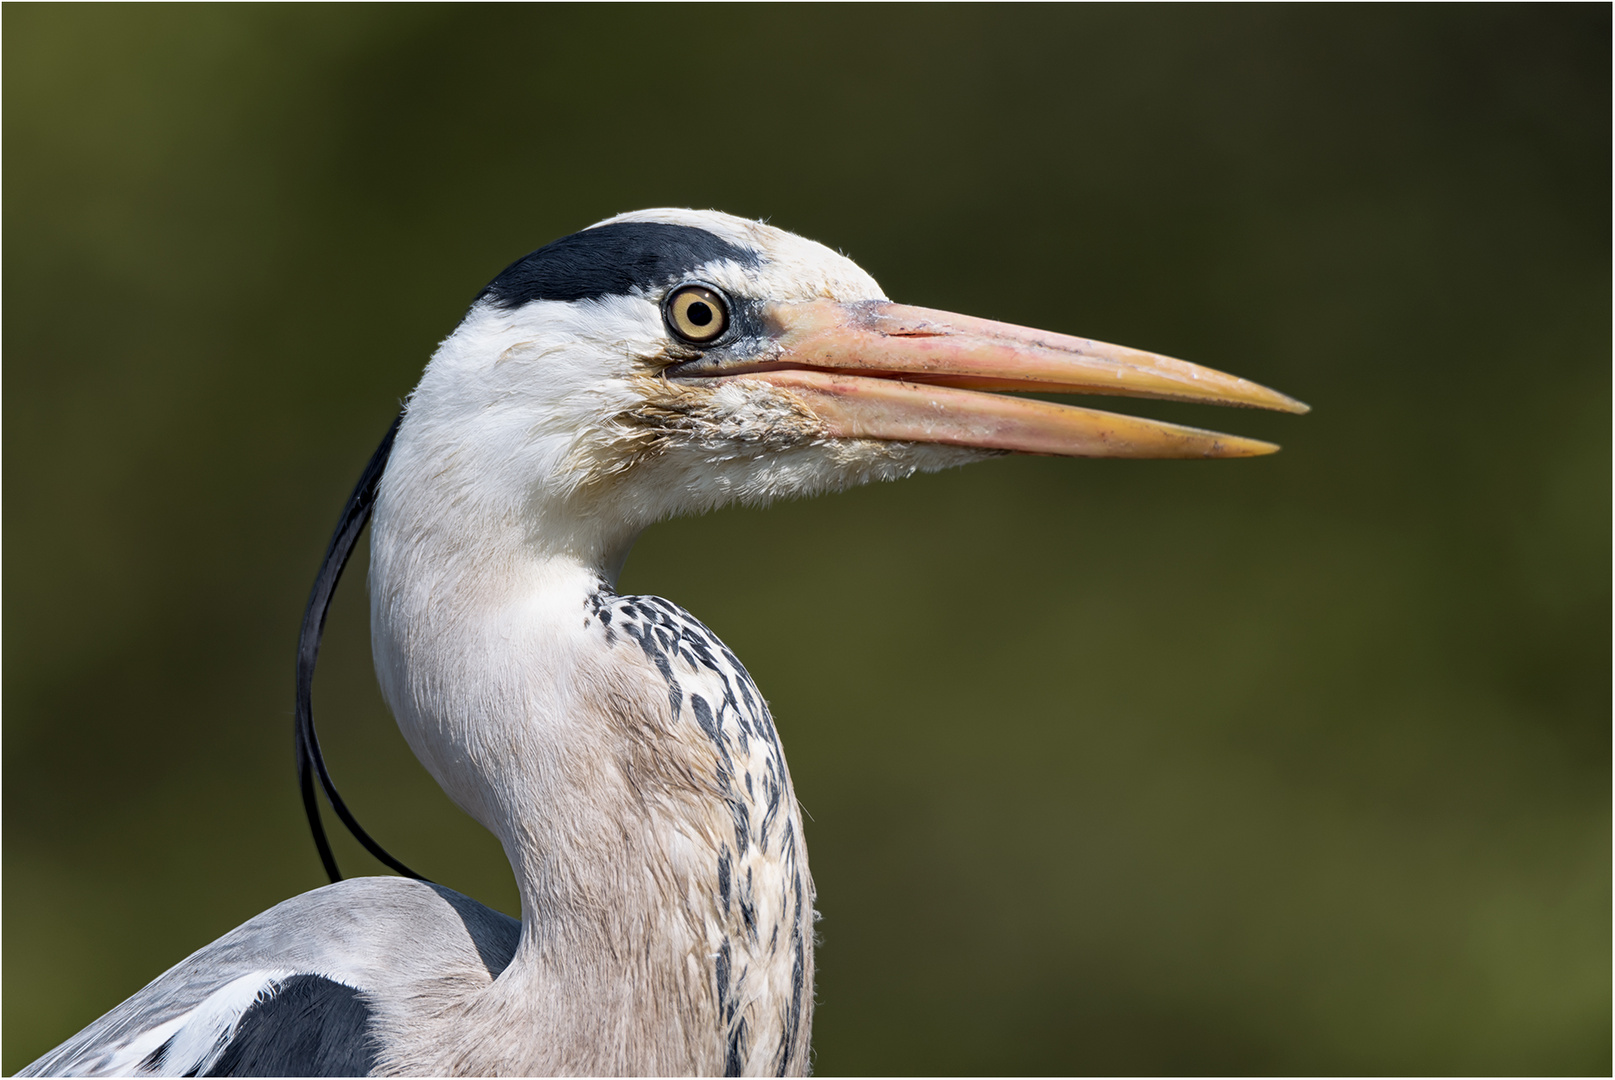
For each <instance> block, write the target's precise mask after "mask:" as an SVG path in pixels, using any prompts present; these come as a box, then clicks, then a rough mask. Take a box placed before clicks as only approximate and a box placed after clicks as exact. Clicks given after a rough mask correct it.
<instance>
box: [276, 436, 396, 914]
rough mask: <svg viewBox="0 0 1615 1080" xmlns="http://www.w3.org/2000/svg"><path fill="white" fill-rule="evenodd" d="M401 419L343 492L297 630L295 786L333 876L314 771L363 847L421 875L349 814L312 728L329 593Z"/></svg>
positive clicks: (338, 876) (370, 504)
mask: <svg viewBox="0 0 1615 1080" xmlns="http://www.w3.org/2000/svg"><path fill="white" fill-rule="evenodd" d="M403 419H404V414H403V413H399V414H398V418H397V419H395V420H394V421H393V422H392V426H391V427H389V428H388V429H387V434H386V436H385V437H383V438H382V440H381V445H380V446H378V447H376V452H375V453H374V454H372V455H371V457H370V464H368V465H366V466H365V469H364V473H363V474H362V475H360V477H359V483H358V484H357V485H356V486H355V487H354V489H353V494H352V495H349V496H348V505H347V506H346V507H345V508H344V509H343V511H342V520H340V521H339V522H337V526H336V532H334V533H332V534H331V543H330V546H329V547H327V548H326V549H325V561H324V562H323V563H321V564H320V573H319V576H318V577H316V578H315V579H314V588H313V590H312V591H310V593H309V594H308V607H307V608H305V609H304V611H303V629H302V631H301V632H300V633H299V634H298V636H297V725H296V741H297V786H298V788H299V789H300V790H301V791H302V793H303V809H304V810H305V811H307V813H308V826H309V828H310V829H311V830H312V831H313V833H314V846H315V847H317V848H319V851H320V861H321V862H322V863H324V864H325V872H326V873H327V874H329V875H330V877H331V880H332V881H333V882H337V881H341V880H342V871H340V870H338V869H337V865H336V856H335V855H333V854H332V853H331V843H330V841H329V840H328V839H327V838H326V835H325V824H324V823H323V822H322V821H321V820H320V803H319V797H318V796H317V795H316V794H315V793H314V778H315V777H316V776H318V777H319V780H320V787H322V788H324V789H325V797H326V798H327V799H329V800H331V809H333V810H335V811H336V816H337V817H338V818H340V819H342V824H344V825H346V826H347V827H348V831H349V832H351V833H352V834H353V835H354V838H355V839H356V840H358V841H359V843H361V844H363V845H364V848H365V850H366V851H368V852H370V854H372V855H374V856H375V857H376V858H377V859H380V860H381V861H382V862H383V863H385V864H386V865H388V866H389V867H391V868H392V869H394V870H396V871H398V872H399V873H400V874H403V875H404V876H405V877H411V878H416V879H418V880H421V881H425V880H426V879H425V878H423V877H421V875H419V874H417V873H416V872H415V871H413V870H411V869H410V868H409V867H407V866H405V865H404V864H403V863H401V862H399V861H398V860H397V859H395V858H393V857H392V855H390V854H388V852H387V849H386V848H384V847H382V846H381V845H380V844H378V843H376V842H375V840H373V839H371V837H370V834H369V833H367V832H365V831H364V829H363V827H361V826H360V824H359V822H358V821H356V820H355V819H354V817H353V813H352V812H351V811H350V810H349V809H348V806H347V803H345V802H343V801H342V796H341V795H339V794H337V790H336V784H334V783H333V782H332V781H331V773H330V770H329V769H327V768H326V767H325V758H324V756H323V755H321V753H320V739H319V736H318V735H316V734H315V733H314V665H315V663H316V662H318V660H319V658H320V636H321V635H322V634H324V633H325V616H326V613H327V612H328V611H329V610H330V608H331V597H332V596H334V595H335V594H336V586H337V582H339V581H341V580H342V571H343V569H344V568H346V567H347V565H348V558H349V556H351V555H352V554H353V549H354V548H355V547H356V546H357V545H358V542H359V534H360V533H361V532H363V531H364V527H365V523H366V522H367V521H369V520H370V511H371V509H372V508H374V506H375V505H376V488H377V486H379V485H380V483H381V474H382V472H383V470H385V469H386V468H387V458H388V456H389V455H391V454H392V450H393V439H395V438H396V437H397V436H398V425H399V424H400V423H402V422H403Z"/></svg>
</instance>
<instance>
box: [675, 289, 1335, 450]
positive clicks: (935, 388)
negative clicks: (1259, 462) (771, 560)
mask: <svg viewBox="0 0 1615 1080" xmlns="http://www.w3.org/2000/svg"><path fill="white" fill-rule="evenodd" d="M762 315H763V321H764V324H765V326H766V327H767V330H768V334H769V337H770V338H771V340H772V347H771V348H769V349H765V350H764V351H763V352H762V353H761V354H758V355H755V356H753V357H752V358H749V359H747V360H745V361H743V362H739V363H736V362H733V361H729V362H725V361H718V362H717V363H716V364H714V365H711V366H710V367H709V369H708V370H702V368H703V366H706V365H703V364H702V363H700V362H696V363H695V364H692V365H690V370H689V371H688V374H690V375H722V376H726V377H737V378H747V379H761V380H764V381H766V382H768V383H770V384H772V385H774V386H777V387H779V388H780V389H782V390H785V391H787V392H789V393H791V394H793V395H794V396H796V397H797V398H798V399H799V400H801V401H802V403H803V404H804V405H805V406H806V408H807V409H808V410H809V411H811V412H812V413H813V414H814V415H815V416H817V417H818V418H819V419H820V420H821V421H822V422H823V424H824V425H825V427H826V429H827V431H828V433H829V434H831V435H832V436H837V437H844V438H864V439H890V440H898V441H905V442H931V443H949V444H952V445H955V446H969V447H976V448H979V449H984V450H1007V451H1013V452H1018V453H1025V454H1058V455H1064V456H1069V457H1130V458H1191V457H1251V456H1255V455H1258V454H1271V453H1272V452H1273V451H1275V450H1277V449H1278V447H1277V446H1275V445H1274V444H1272V443H1268V442H1261V441H1259V440H1256V439H1246V438H1241V437H1239V436H1235V435H1220V434H1218V433H1216V432H1211V431H1202V430H1200V429H1198V428H1191V427H1183V426H1181V425H1178V424H1168V423H1163V422H1160V421H1155V420H1146V419H1142V418H1139V417H1133V416H1123V415H1118V414H1115V413H1107V412H1101V411H1099V410H1097V409H1085V408H1079V407H1076V406H1072V405H1060V404H1055V403H1052V402H1047V401H1039V400H1034V399H1029V398H1024V397H1006V396H999V395H996V394H993V393H988V392H987V391H1010V392H1017V391H1018V392H1029V393H1066V394H1117V395H1123V396H1126V397H1141V398H1164V399H1170V400H1174V401H1196V402H1203V403H1205V404H1211V405H1240V406H1247V407H1252V408H1258V409H1276V410H1279V411H1282V412H1291V413H1304V412H1306V411H1307V406H1306V405H1303V404H1302V403H1301V402H1299V401H1296V400H1295V399H1294V398H1291V397H1286V396H1285V395H1283V394H1280V393H1278V392H1277V391H1274V390H1269V389H1268V388H1267V387H1265V386H1259V385H1257V384H1256V383H1253V382H1248V381H1246V380H1244V379H1240V378H1236V377H1234V376H1232V375H1225V374H1223V373H1222V372H1220V371H1213V370H1212V369H1210V368H1204V367H1200V366H1198V365H1195V364H1190V363H1187V362H1185V361H1183V360H1174V359H1172V358H1171V357H1166V356H1157V355H1156V354H1154V353H1148V352H1142V351H1140V350H1137V349H1129V348H1125V347H1123V346H1120V345H1107V344H1105V343H1104V342H1100V341H1091V340H1089V339H1087V338H1079V337H1069V336H1067V335H1064V334H1053V333H1049V332H1047V331H1043V330H1033V329H1029V328H1027V327H1023V326H1014V325H1011V324H1009V323H1000V322H992V321H990V320H987V319H976V318H971V317H970V316H967V315H954V314H951V313H949V312H945V311H933V310H931V309H929V308H920V307H907V306H904V305H900V304H891V303H887V302H885V301H869V302H863V303H851V304H842V303H837V302H834V301H828V300H817V301H810V302H807V303H794V304H784V303H779V304H770V305H767V306H766V307H765V308H764V309H763V312H762Z"/></svg>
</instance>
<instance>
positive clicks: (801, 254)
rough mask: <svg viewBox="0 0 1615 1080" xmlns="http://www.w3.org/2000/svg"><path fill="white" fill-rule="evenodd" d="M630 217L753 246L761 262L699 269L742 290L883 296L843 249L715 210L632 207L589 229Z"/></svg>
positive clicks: (761, 295)
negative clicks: (832, 247)
mask: <svg viewBox="0 0 1615 1080" xmlns="http://www.w3.org/2000/svg"><path fill="white" fill-rule="evenodd" d="M628 221H653V222H660V223H662V224H666V225H686V226H689V227H691V228H696V229H704V230H706V231H707V232H709V233H712V234H713V235H714V236H716V237H718V238H719V239H722V240H726V241H728V242H729V243H731V244H736V245H738V246H741V247H746V248H750V249H751V250H753V251H755V252H757V254H758V256H759V259H760V264H759V265H757V266H745V265H742V264H740V263H737V262H734V261H728V260H726V261H723V262H718V263H710V264H708V265H707V266H705V267H703V268H702V271H701V275H702V276H703V277H705V278H707V279H708V280H710V281H711V282H712V283H713V284H714V285H718V286H721V287H722V288H724V289H725V290H728V291H731V292H734V293H737V294H739V295H744V296H752V297H756V298H758V299H769V300H820V299H830V300H841V301H854V300H884V299H886V294H885V293H883V292H881V289H880V286H879V285H877V284H876V283H875V279H874V278H872V277H870V276H869V275H868V274H867V273H865V272H864V270H863V268H862V267H860V266H859V265H858V264H857V263H855V262H853V261H852V260H851V259H849V258H847V257H846V256H845V255H840V254H837V253H836V252H834V251H831V250H830V249H829V248H827V247H825V246H824V245H823V244H820V243H816V242H814V241H812V240H809V239H807V238H806V237H801V236H797V235H796V234H795V233H789V232H786V231H785V230H784V229H776V228H774V226H772V225H768V224H765V223H763V222H761V221H750V220H748V219H746V218H739V217H735V216H734V215H733V214H723V213H719V212H718V211H716V210H681V209H675V208H665V209H659V210H635V211H633V212H632V213H628V214H618V215H617V216H616V217H611V218H607V219H606V220H604V221H598V222H595V224H593V225H591V226H589V227H590V228H591V229H594V228H599V227H600V226H601V225H612V224H616V223H618V222H628Z"/></svg>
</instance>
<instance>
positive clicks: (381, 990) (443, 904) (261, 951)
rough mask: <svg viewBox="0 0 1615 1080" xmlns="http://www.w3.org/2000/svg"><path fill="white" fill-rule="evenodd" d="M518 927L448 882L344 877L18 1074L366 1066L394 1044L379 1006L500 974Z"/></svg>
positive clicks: (242, 933)
mask: <svg viewBox="0 0 1615 1080" xmlns="http://www.w3.org/2000/svg"><path fill="white" fill-rule="evenodd" d="M519 935H520V924H519V923H518V922H517V921H516V920H515V919H512V918H510V917H509V916H507V915H502V914H500V913H499V912H496V911H493V910H491V909H489V908H486V907H484V906H483V905H481V904H479V903H477V902H476V901H474V900H471V899H469V898H467V897H465V896H461V895H460V894H459V893H456V892H454V891H453V890H451V889H445V888H443V887H441V886H437V885H427V884H425V883H423V882H418V881H409V880H407V879H404V878H353V879H349V880H347V881H342V882H338V883H337V884H335V885H328V886H326V887H325V888H323V889H316V890H314V891H313V892H308V893H304V894H302V895H301V896H296V897H293V898H292V899H290V900H287V901H285V902H284V903H282V904H278V905H276V906H275V907H273V908H271V909H269V910H268V911H266V912H264V913H263V914H261V915H259V916H257V917H256V918H253V919H250V920H248V921H247V922H245V923H243V924H242V925H241V926H238V927H237V928H236V929H234V930H232V931H230V933H228V934H226V935H224V936H223V937H221V938H219V939H218V940H217V941H215V942H213V943H212V944H211V945H207V946H204V947H203V948H201V949H199V950H197V951H196V952H194V953H192V954H191V955H190V956H188V957H186V958H185V959H184V960H182V961H180V962H179V963H178V964H176V965H174V967H172V968H170V969H169V970H168V971H166V972H164V973H163V974H161V975H159V976H158V977H157V978H155V979H153V980H152V981H151V982H150V983H148V984H147V985H146V986H145V987H144V988H143V989H141V990H140V991H139V992H138V993H136V994H134V995H133V996H132V997H130V998H129V999H128V1000H127V1001H125V1002H123V1003H122V1004H121V1005H119V1006H118V1007H117V1008H115V1009H113V1010H112V1011H111V1012H108V1013H107V1014H106V1015H105V1016H103V1017H101V1018H100V1019H99V1020H97V1021H95V1022H94V1023H92V1024H91V1025H90V1026H89V1027H86V1028H85V1029H84V1030H83V1031H81V1032H79V1033H78V1034H77V1035H75V1036H73V1037H72V1038H71V1039H68V1040H67V1041H66V1042H64V1043H62V1045H60V1046H58V1047H57V1048H56V1049H54V1050H52V1051H50V1052H49V1053H48V1054H46V1055H44V1056H43V1057H41V1058H40V1059H39V1060H37V1061H35V1062H34V1063H33V1064H31V1065H29V1066H28V1067H27V1068H26V1069H23V1070H22V1071H21V1072H20V1073H18V1075H19V1076H183V1075H192V1076H195V1075H208V1074H212V1075H237V1076H240V1075H273V1074H277V1073H278V1074H282V1075H284V1074H288V1073H292V1074H296V1075H305V1076H313V1075H354V1074H355V1073H356V1072H358V1071H359V1069H360V1067H361V1066H363V1067H364V1071H366V1072H367V1071H369V1067H370V1066H373V1064H374V1061H375V1057H376V1054H377V1053H378V1052H379V1051H380V1050H382V1049H384V1048H382V1047H380V1046H378V1045H377V1044H376V1041H375V1040H376V1037H377V1036H376V1032H375V1031H374V1030H373V1028H372V1027H371V1026H370V1025H369V1022H368V1021H369V1017H370V1015H371V1011H372V1009H373V1008H374V1006H376V1005H378V1004H380V1005H393V1006H395V1007H396V1006H398V1005H399V1004H400V1003H407V1002H408V1001H409V1000H410V998H411V996H412V994H413V992H414V991H415V990H416V989H417V988H419V987H420V986H422V985H423V984H427V985H430V984H434V983H436V982H438V981H439V980H441V979H442V978H444V977H445V976H465V977H469V978H471V980H472V981H473V982H487V981H491V980H492V979H493V978H495V977H497V975H498V974H499V972H500V971H502V970H504V967H505V965H506V964H508V963H509V962H510V957H511V956H512V955H513V954H514V952H515V948H516V942H517V939H518V937H519ZM356 1040H357V1041H356ZM232 1048H233V1049H232ZM277 1055H278V1056H277ZM289 1065H296V1066H297V1069H295V1070H293V1069H289V1068H287V1066H289ZM215 1070H218V1071H215ZM264 1070H268V1071H267V1072H266V1071H264ZM303 1070H317V1071H303Z"/></svg>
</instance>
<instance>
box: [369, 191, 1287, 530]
mask: <svg viewBox="0 0 1615 1080" xmlns="http://www.w3.org/2000/svg"><path fill="white" fill-rule="evenodd" d="M1017 390H1018V391H1031V392H1047V391H1055V392H1069V393H1087V394H1124V395H1129V396H1139V397H1159V398H1176V399H1181V400H1190V401H1202V402H1207V403H1215V404H1233V405H1246V406H1256V407H1261V408H1275V409H1283V410H1287V411H1292V412H1301V411H1305V406H1303V405H1301V404H1300V403H1298V402H1295V401H1294V400H1292V399H1290V398H1287V397H1285V396H1284V395H1282V394H1278V393H1276V392H1274V391H1272V390H1268V389H1266V388H1264V387H1260V386H1257V385H1255V384H1254V383H1250V382H1246V381H1245V380H1242V379H1237V378H1234V377H1232V376H1228V375H1224V374H1221V373H1220V372H1216V371H1212V370H1210V369H1208V368H1202V367H1198V366H1195V365H1192V364H1188V363H1185V362H1183V361H1178V360H1172V359H1169V358H1167V357H1162V356H1156V355H1154V354H1151V353H1145V352H1140V351H1137V350H1133V349H1126V348H1122V347H1118V346H1113V345H1106V344H1104V343H1101V342H1095V341H1090V340H1087V339H1084V338H1075V337H1068V336H1065V335H1061V334H1054V333H1047V332H1043V331H1037V330H1030V329H1026V328H1023V327H1016V326H1011V325H1008V324H1004V323H996V322H991V321H988V320H984V319H976V318H970V317H967V316H960V315H954V314H950V313H947V312H940V311H932V310H928V309H925V308H916V307H905V306H901V305H897V304H893V303H890V302H889V301H888V300H887V299H886V297H885V296H884V294H883V293H882V292H881V289H880V286H879V285H877V284H876V283H875V281H874V279H873V278H871V277H870V276H869V275H868V274H867V273H865V272H864V271H863V270H862V269H860V268H859V267H858V266H857V265H856V264H854V263H853V262H852V261H851V260H849V259H847V258H845V257H844V256H842V255H839V254H837V253H836V252H834V251H831V250H830V249H829V248H826V247H824V246H823V245H821V244H817V243H814V242H813V241H810V240H806V239H803V238H802V237H799V236H795V235H793V234H791V233H788V232H785V231H783V230H781V229H776V228H773V227H772V226H769V225H766V224H763V223H761V222H756V221H747V220H744V219H741V218H736V217H732V216H730V215H727V214H720V213H716V212H713V211H692V210H648V211H641V212H637V213H631V214H624V215H621V216H619V217H614V218H610V219H608V220H606V221H602V222H600V223H599V224H597V225H595V226H592V227H590V228H588V229H585V230H584V231H582V232H579V233H575V234H573V235H571V236H567V237H564V238H562V239H560V240H557V241H555V242H554V243H552V244H550V245H548V246H547V247H544V248H541V249H539V250H538V251H535V252H533V253H532V254H530V255H528V256H526V257H525V258H523V259H521V260H519V261H517V262H516V263H514V264H512V265H511V266H510V267H509V268H507V269H506V270H505V271H504V272H503V273H501V274H500V275H499V276H498V277H497V278H495V279H494V280H493V281H492V282H491V283H490V284H489V285H488V286H487V288H485V289H484V290H483V291H482V292H481V293H480V294H479V295H478V296H477V298H476V300H475V301H474V302H473V304H472V305H471V308H470V311H469V312H468V313H467V315H466V317H465V319H464V321H463V322H462V323H461V325H460V326H459V327H458V328H457V329H456V330H455V332H454V333H453V334H452V335H451V336H450V337H449V338H448V339H446V340H445V341H444V342H443V344H442V346H441V347H440V348H439V350H438V351H437V353H436V354H435V356H434V357H433V359H432V362H431V364H430V365H429V366H428V369H427V371H426V374H425V376H424V377H423V379H422V381H421V383H420V385H419V387H418V388H417V389H416V391H415V392H414V394H413V395H412V396H411V399H410V402H409V408H408V414H407V416H406V418H405V423H404V427H403V429H402V430H401V431H400V435H399V449H398V450H397V451H395V459H396V458H398V457H399V456H402V457H403V458H405V459H409V458H411V457H412V456H416V457H418V456H419V454H417V453H416V450H417V449H418V448H420V447H426V446H429V447H431V448H432V455H431V456H432V458H433V461H430V462H428V461H423V462H422V467H423V468H426V469H427V470H428V471H429V472H432V474H433V475H435V476H439V477H449V476H451V474H452V476H453V477H454V479H453V481H452V482H453V483H454V484H456V485H458V488H459V489H460V496H461V498H462V500H463V501H462V505H469V503H470V502H471V501H477V500H475V499H473V498H472V496H474V495H479V494H483V495H488V496H490V497H491V498H492V500H493V502H494V503H495V504H497V505H498V506H499V507H500V508H501V510H500V512H501V513H506V514H510V515H519V516H522V517H525V518H527V519H529V520H531V521H535V522H536V521H539V520H543V521H544V527H545V528H546V529H547V530H548V531H549V532H551V533H554V532H555V531H556V530H557V529H558V528H559V527H560V526H561V522H562V520H563V519H565V520H566V521H569V522H571V523H573V525H574V526H575V527H576V528H577V530H578V533H579V536H580V537H581V536H585V535H586V536H599V537H600V541H599V542H600V543H601V544H603V545H604V547H605V548H611V547H613V546H616V547H621V546H622V545H623V543H624V542H625V540H631V538H632V536H633V535H635V534H637V533H638V531H639V530H640V529H642V528H644V527H645V526H646V525H648V524H650V523H651V522H653V521H656V520H658V519H661V518H664V517H668V516H671V515H674V514H678V513H688V512H698V511H701V510H706V509H710V508H712V507H715V506H718V505H721V504H724V503H728V502H733V501H742V502H750V503H761V502H766V501H768V500H771V499H774V498H778V497H781V496H793V495H806V494H813V493H817V492H822V491H827V490H834V489H839V488H843V487H847V486H850V485H853V484H858V483H863V482H866V481H869V480H875V479H891V478H896V477H901V476H906V475H909V474H911V473H913V472H915V471H918V470H931V469H939V468H943V467H946V466H949V465H956V464H960V463H963V462H967V461H971V460H975V459H977V458H980V457H983V456H986V455H990V454H996V453H1006V452H1020V453H1039V454H1064V455H1071V456H1089V457H1238V456H1249V455H1254V454H1264V453H1269V452H1271V451H1273V450H1275V449H1277V448H1276V447H1274V446H1272V445H1271V444H1269V443H1263V442H1257V441H1255V440H1250V439H1243V438H1238V437H1234V436H1227V435H1218V434H1215V433H1211V432H1205V431H1199V430H1196V429H1192V428H1185V427H1180V426H1176V425H1171V424H1164V423H1158V422H1155V421H1150V420H1144V419H1139V418H1135V417H1128V416H1120V415H1115V414H1111V413H1106V412H1100V411H1096V410H1092V409H1083V408H1076V407H1073V406H1066V405H1058V404H1053V403H1050V402H1046V401H1041V400H1034V399H1030V398H1025V397H1018V396H1007V395H1003V394H999V393H994V392H995V391H1017ZM456 462H459V463H462V464H464V465H466V466H468V467H469V469H470V470H471V471H467V470H460V469H455V468H453V466H454V464H455V463H456ZM402 464H403V463H402V462H399V461H397V460H395V466H398V465H402ZM433 470H435V471H433ZM392 471H393V470H392V469H389V473H391V472H392ZM483 501H485V500H483ZM594 542H595V541H592V540H591V541H590V543H594ZM585 546H587V545H585Z"/></svg>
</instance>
